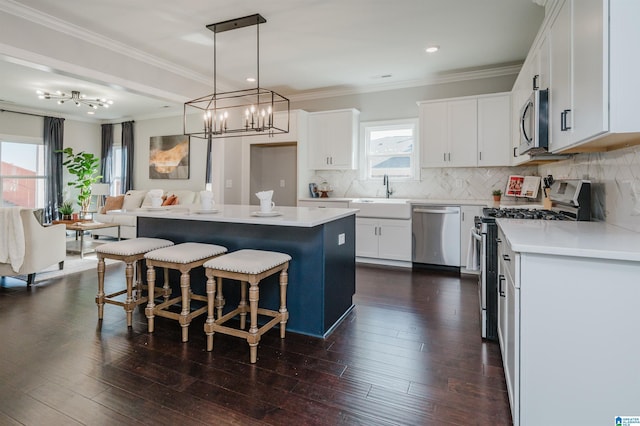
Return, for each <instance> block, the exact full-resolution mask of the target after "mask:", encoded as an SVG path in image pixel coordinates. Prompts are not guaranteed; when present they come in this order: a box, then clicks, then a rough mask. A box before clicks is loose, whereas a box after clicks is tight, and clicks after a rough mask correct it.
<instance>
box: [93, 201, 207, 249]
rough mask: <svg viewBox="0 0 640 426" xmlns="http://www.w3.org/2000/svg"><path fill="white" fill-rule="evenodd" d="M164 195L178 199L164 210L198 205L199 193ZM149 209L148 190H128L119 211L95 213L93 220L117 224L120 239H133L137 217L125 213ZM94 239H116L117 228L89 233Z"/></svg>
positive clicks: (135, 232)
mask: <svg viewBox="0 0 640 426" xmlns="http://www.w3.org/2000/svg"><path fill="white" fill-rule="evenodd" d="M165 195H167V196H170V195H175V196H177V197H178V200H177V201H178V204H174V205H171V206H164V207H162V208H166V209H184V208H197V206H198V205H199V203H200V192H199V191H191V190H168V191H165ZM147 207H151V197H150V196H149V190H144V189H142V190H139V189H138V190H129V191H127V193H126V194H125V196H124V203H123V205H122V209H121V210H112V211H108V212H106V213H96V214H95V215H94V216H93V219H94V220H95V221H96V222H102V223H117V224H119V225H120V238H135V237H136V236H137V230H136V224H137V217H136V215H135V214H127V212H135V211H136V210H138V211H139V210H140V209H143V208H147ZM91 234H92V235H93V236H94V237H96V238H97V237H100V236H107V237H113V238H116V237H117V236H118V229H117V228H104V229H96V230H93V231H91Z"/></svg>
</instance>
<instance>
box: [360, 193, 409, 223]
mask: <svg viewBox="0 0 640 426" xmlns="http://www.w3.org/2000/svg"><path fill="white" fill-rule="evenodd" d="M349 207H350V208H352V209H360V211H359V212H357V213H356V216H359V217H379V218H385V219H409V218H411V204H409V200H408V199H403V198H356V199H354V200H351V201H349Z"/></svg>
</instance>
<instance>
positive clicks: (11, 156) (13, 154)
mask: <svg viewBox="0 0 640 426" xmlns="http://www.w3.org/2000/svg"><path fill="white" fill-rule="evenodd" d="M44 151H45V149H44V145H43V143H42V140H19V139H17V138H16V139H14V140H7V138H2V139H0V189H1V192H0V205H1V206H7V207H8V206H21V207H26V208H43V207H44V204H45V190H46V179H47V176H46V174H45V160H44Z"/></svg>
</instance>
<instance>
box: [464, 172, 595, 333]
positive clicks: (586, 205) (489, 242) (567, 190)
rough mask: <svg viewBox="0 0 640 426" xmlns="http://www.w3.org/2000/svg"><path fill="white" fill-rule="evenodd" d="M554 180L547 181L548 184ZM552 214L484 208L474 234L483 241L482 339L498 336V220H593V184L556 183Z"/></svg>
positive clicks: (480, 281)
mask: <svg viewBox="0 0 640 426" xmlns="http://www.w3.org/2000/svg"><path fill="white" fill-rule="evenodd" d="M550 181H552V179H549V178H546V179H545V182H550ZM549 198H550V199H551V202H552V207H551V209H549V210H544V209H527V208H484V209H483V210H482V216H481V217H480V216H478V217H476V218H475V229H476V231H475V233H476V234H477V235H478V236H479V237H480V239H481V248H480V256H481V257H480V275H479V278H478V292H479V299H480V312H481V321H482V337H483V338H485V339H490V340H497V335H498V328H497V326H498V323H497V321H498V278H499V277H498V244H499V243H500V241H498V225H497V224H496V219H502V218H504V219H537V220H574V221H589V220H591V183H590V182H589V181H585V180H580V179H565V180H558V181H553V183H552V184H551V187H550V190H549Z"/></svg>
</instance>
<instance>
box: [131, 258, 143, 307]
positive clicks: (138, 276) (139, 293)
mask: <svg viewBox="0 0 640 426" xmlns="http://www.w3.org/2000/svg"><path fill="white" fill-rule="evenodd" d="M141 297H142V260H141V259H140V260H138V261H137V262H136V292H135V296H134V297H133V299H134V300H138V299H140V298H141Z"/></svg>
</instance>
